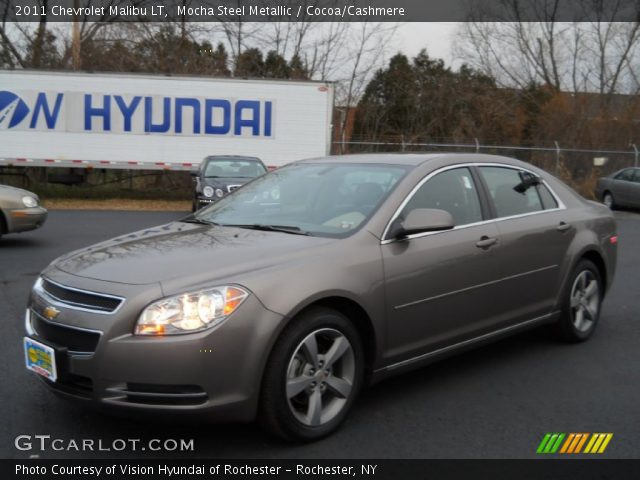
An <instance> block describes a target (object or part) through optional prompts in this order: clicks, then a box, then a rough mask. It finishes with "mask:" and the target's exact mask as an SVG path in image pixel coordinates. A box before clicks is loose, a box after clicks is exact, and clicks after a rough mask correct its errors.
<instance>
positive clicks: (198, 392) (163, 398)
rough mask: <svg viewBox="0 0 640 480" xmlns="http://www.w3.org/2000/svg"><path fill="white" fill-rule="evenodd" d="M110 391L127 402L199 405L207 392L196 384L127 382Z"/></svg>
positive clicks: (205, 397) (205, 399) (205, 398)
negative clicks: (123, 386) (122, 386)
mask: <svg viewBox="0 0 640 480" xmlns="http://www.w3.org/2000/svg"><path fill="white" fill-rule="evenodd" d="M109 392H110V393H113V394H117V395H122V396H124V399H123V400H124V401H126V402H128V403H140V404H144V405H200V404H202V403H204V402H206V401H207V394H206V392H205V391H204V390H202V388H201V387H199V386H197V385H153V384H148V383H127V385H126V387H125V388H110V389H109Z"/></svg>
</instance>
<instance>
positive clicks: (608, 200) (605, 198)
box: [602, 192, 616, 210]
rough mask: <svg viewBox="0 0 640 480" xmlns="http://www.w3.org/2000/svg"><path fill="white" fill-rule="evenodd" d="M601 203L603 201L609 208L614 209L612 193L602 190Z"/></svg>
mask: <svg viewBox="0 0 640 480" xmlns="http://www.w3.org/2000/svg"><path fill="white" fill-rule="evenodd" d="M602 203H604V204H605V205H606V206H607V207H609V208H610V209H611V210H615V208H616V202H615V199H614V198H613V193H611V192H604V194H603V195H602Z"/></svg>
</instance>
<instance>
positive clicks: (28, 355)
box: [24, 337, 58, 382]
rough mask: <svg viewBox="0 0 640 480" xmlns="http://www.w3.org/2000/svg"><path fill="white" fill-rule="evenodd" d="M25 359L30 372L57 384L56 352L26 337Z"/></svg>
mask: <svg viewBox="0 0 640 480" xmlns="http://www.w3.org/2000/svg"><path fill="white" fill-rule="evenodd" d="M24 357H25V362H26V366H27V369H28V370H31V371H32V372H36V373H37V374H38V375H42V376H43V377H44V378H46V379H48V380H50V381H52V382H55V381H56V379H57V378H58V372H57V370H56V352H55V350H54V349H53V348H51V347H50V346H48V345H45V344H44V343H40V342H37V341H35V340H34V339H33V338H29V337H24Z"/></svg>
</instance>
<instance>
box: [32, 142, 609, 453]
mask: <svg viewBox="0 0 640 480" xmlns="http://www.w3.org/2000/svg"><path fill="white" fill-rule="evenodd" d="M616 243H617V235H616V225H615V222H614V219H613V217H612V214H611V212H610V211H609V209H608V208H606V207H605V206H604V205H600V204H598V203H595V202H590V201H587V200H585V199H584V198H582V197H580V196H579V195H578V194H576V193H575V192H574V191H573V190H571V189H569V188H568V187H567V186H565V185H564V184H563V183H561V182H560V181H559V180H557V179H556V178H554V177H553V176H551V175H549V174H547V173H545V172H544V171H542V170H539V169H537V168H535V167H533V166H531V165H529V164H527V163H523V162H520V161H518V160H513V159H508V158H504V157H497V156H489V155H471V154H422V155H354V156H341V157H328V158H322V159H313V160H305V161H300V162H296V163H294V164H291V165H289V166H286V167H283V168H281V169H278V170H276V171H274V172H271V173H269V174H267V175H264V176H262V177H259V178H257V179H255V180H253V181H252V182H250V183H248V184H246V185H244V186H242V187H240V188H239V189H237V190H236V191H234V192H233V193H232V194H230V195H229V196H225V197H224V198H222V199H220V200H219V201H218V202H216V203H215V204H213V205H212V206H210V207H207V208H205V209H203V210H201V211H199V212H197V213H195V214H194V215H192V216H189V217H187V218H185V219H183V220H180V221H176V222H172V223H169V224H167V225H161V226H158V227H156V228H150V229H146V230H142V231H139V232H136V233H132V234H129V235H124V236H121V237H118V238H114V239H112V240H108V241H106V242H103V243H100V244H97V245H94V246H91V247H88V248H84V249H82V250H78V251H75V252H72V253H70V254H68V255H65V256H63V257H61V258H59V259H57V260H55V261H54V262H53V263H52V264H51V265H49V266H48V267H47V268H46V269H45V270H44V271H43V272H42V274H41V276H40V277H39V278H38V280H37V282H36V283H35V285H34V288H33V291H32V293H31V296H30V300H29V305H28V309H27V312H26V329H27V333H28V335H27V336H26V337H25V339H24V350H25V361H26V365H27V368H29V369H30V370H32V371H34V372H36V373H38V374H39V376H40V378H41V379H42V381H43V382H44V383H45V384H46V385H47V386H48V387H50V388H51V389H52V390H54V391H55V392H57V393H59V394H61V395H63V396H66V397H69V398H73V399H79V400H84V401H87V402H90V403H93V404H96V405H98V406H102V407H112V408H117V409H121V410H123V409H126V410H129V411H133V412H136V413H141V412H150V413H152V414H154V413H158V412H163V413H166V412H172V413H176V414H198V415H201V416H203V417H206V418H209V419H224V420H235V421H250V420H252V419H255V418H257V419H258V420H259V421H260V422H261V423H262V424H263V425H264V426H266V427H267V428H268V429H269V430H270V431H272V432H274V433H275V434H277V435H279V436H281V437H284V438H286V439H290V440H298V441H308V440H314V439H318V438H320V437H322V436H325V435H327V434H329V433H330V432H332V431H333V430H335V429H336V428H337V427H338V426H339V425H340V424H341V423H342V421H343V420H344V419H345V417H346V415H347V413H348V411H349V410H350V408H351V407H352V406H353V403H354V401H355V399H356V397H357V395H358V392H359V391H360V390H361V389H362V388H363V386H365V385H366V384H368V383H371V382H375V381H378V380H381V379H383V378H385V377H386V376H389V375H392V374H396V373H399V372H403V371H406V370H408V369H412V368H415V367H418V366H421V365H425V364H427V363H429V362H432V361H434V360H437V359H440V358H442V357H444V356H447V355H449V354H452V353H455V352H459V351H462V350H465V349H468V348H470V347H475V346H478V345H481V344H483V343H486V342H488V341H492V340H495V339H498V338H500V337H503V336H505V335H510V334H514V333H517V332H520V331H523V330H525V329H527V328H531V327H536V326H540V325H544V324H553V327H554V328H555V329H556V330H557V333H558V334H559V335H561V336H562V337H563V338H564V339H566V340H567V341H569V342H582V341H585V340H587V339H588V338H589V337H590V336H591V335H592V334H593V332H594V330H595V328H596V326H597V324H598V320H599V317H600V308H601V304H602V301H603V299H604V297H605V293H606V292H607V290H608V289H609V287H610V285H611V282H612V280H613V277H614V272H615V266H616Z"/></svg>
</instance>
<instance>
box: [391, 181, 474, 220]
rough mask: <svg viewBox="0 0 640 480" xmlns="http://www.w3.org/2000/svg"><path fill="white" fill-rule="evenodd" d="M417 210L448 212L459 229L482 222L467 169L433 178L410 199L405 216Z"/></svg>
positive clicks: (404, 210) (472, 183)
mask: <svg viewBox="0 0 640 480" xmlns="http://www.w3.org/2000/svg"><path fill="white" fill-rule="evenodd" d="M415 208H437V209H440V210H445V211H447V212H449V213H450V214H451V216H452V217H453V220H454V224H455V225H456V226H458V225H466V224H468V223H474V222H480V221H482V210H481V208H480V200H479V198H478V192H477V190H476V186H475V183H474V181H473V177H472V176H471V172H470V171H469V169H468V168H456V169H453V170H447V171H445V172H442V173H439V174H437V175H435V176H434V177H433V178H430V179H429V180H428V181H427V182H425V183H424V184H423V185H422V186H421V187H420V188H419V189H418V190H417V191H416V193H415V194H414V196H413V197H412V198H411V200H409V202H408V203H407V205H406V206H405V207H404V209H403V210H402V214H401V215H402V217H405V218H406V216H407V214H408V213H409V212H410V211H411V210H413V209H415Z"/></svg>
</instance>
